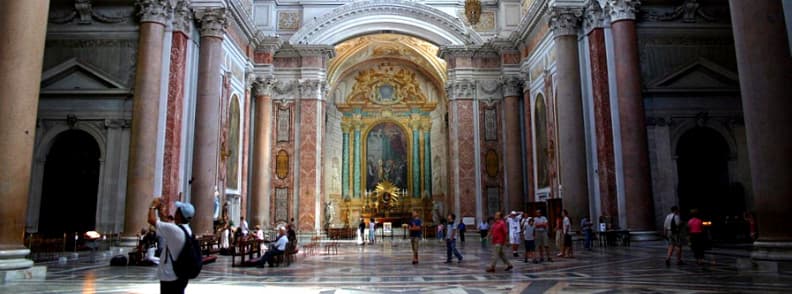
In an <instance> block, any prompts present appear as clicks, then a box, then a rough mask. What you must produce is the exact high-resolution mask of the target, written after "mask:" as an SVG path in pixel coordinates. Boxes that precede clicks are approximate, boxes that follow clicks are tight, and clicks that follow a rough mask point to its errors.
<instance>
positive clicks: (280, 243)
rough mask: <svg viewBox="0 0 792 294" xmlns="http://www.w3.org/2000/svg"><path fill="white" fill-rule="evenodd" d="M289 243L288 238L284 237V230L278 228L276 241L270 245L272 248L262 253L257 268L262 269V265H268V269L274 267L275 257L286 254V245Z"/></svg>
mask: <svg viewBox="0 0 792 294" xmlns="http://www.w3.org/2000/svg"><path fill="white" fill-rule="evenodd" d="M288 243H289V240H288V238H287V237H286V229H284V228H278V239H276V240H275V242H274V243H273V244H272V248H270V250H267V253H264V256H262V257H261V259H259V261H258V264H257V266H258V267H264V263H269V266H270V267H273V266H274V264H275V263H274V262H273V261H274V260H275V256H277V255H283V253H284V252H286V244H288Z"/></svg>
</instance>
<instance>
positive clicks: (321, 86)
mask: <svg viewBox="0 0 792 294" xmlns="http://www.w3.org/2000/svg"><path fill="white" fill-rule="evenodd" d="M326 84H327V83H326V82H325V81H322V80H319V79H308V80H300V81H299V83H298V84H297V88H298V89H299V90H300V98H317V99H322V93H323V92H324V90H325V88H326Z"/></svg>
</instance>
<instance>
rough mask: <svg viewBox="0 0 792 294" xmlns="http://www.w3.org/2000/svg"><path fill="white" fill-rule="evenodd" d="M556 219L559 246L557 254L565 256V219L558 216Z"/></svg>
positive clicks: (557, 244) (556, 239) (557, 246)
mask: <svg viewBox="0 0 792 294" xmlns="http://www.w3.org/2000/svg"><path fill="white" fill-rule="evenodd" d="M555 220H556V222H555V245H556V248H558V253H556V256H558V257H562V256H564V219H563V218H556V219H555Z"/></svg>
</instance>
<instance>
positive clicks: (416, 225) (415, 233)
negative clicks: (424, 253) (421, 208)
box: [409, 211, 421, 264]
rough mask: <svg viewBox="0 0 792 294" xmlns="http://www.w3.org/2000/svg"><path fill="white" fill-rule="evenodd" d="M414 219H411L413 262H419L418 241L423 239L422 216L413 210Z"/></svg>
mask: <svg viewBox="0 0 792 294" xmlns="http://www.w3.org/2000/svg"><path fill="white" fill-rule="evenodd" d="M412 217H413V219H412V220H411V221H410V226H409V230H410V245H411V247H412V254H413V260H412V264H418V242H420V241H421V218H420V217H418V212H417V211H413V213H412Z"/></svg>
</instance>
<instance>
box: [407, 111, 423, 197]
mask: <svg viewBox="0 0 792 294" xmlns="http://www.w3.org/2000/svg"><path fill="white" fill-rule="evenodd" d="M410 127H411V128H412V143H411V145H412V197H413V198H419V197H421V167H420V165H421V159H420V156H421V154H420V146H421V144H420V142H419V138H420V136H421V131H420V122H418V121H413V122H412V123H411V126H410Z"/></svg>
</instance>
